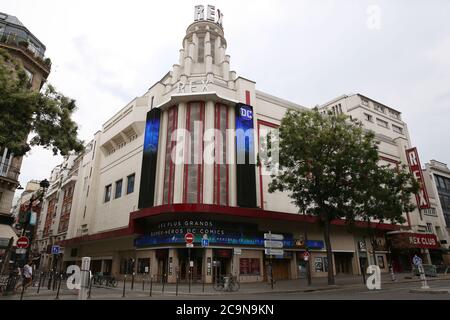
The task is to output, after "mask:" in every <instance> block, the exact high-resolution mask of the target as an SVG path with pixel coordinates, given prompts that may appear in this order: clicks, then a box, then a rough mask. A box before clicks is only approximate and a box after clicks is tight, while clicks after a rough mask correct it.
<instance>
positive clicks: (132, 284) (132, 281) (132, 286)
mask: <svg viewBox="0 0 450 320" xmlns="http://www.w3.org/2000/svg"><path fill="white" fill-rule="evenodd" d="M131 290H134V272H133V273H132V274H131Z"/></svg>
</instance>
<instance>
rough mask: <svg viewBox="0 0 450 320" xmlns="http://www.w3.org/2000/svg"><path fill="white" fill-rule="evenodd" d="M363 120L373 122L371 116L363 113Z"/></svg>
mask: <svg viewBox="0 0 450 320" xmlns="http://www.w3.org/2000/svg"><path fill="white" fill-rule="evenodd" d="M364 119H365V120H367V121H370V122H373V116H372V115H370V114H368V113H364Z"/></svg>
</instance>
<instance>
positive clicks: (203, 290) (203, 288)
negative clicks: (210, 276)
mask: <svg viewBox="0 0 450 320" xmlns="http://www.w3.org/2000/svg"><path fill="white" fill-rule="evenodd" d="M202 280H203V284H202V292H205V275H203V277H202Z"/></svg>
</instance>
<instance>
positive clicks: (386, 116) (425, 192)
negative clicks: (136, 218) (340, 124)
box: [319, 94, 450, 271]
mask: <svg viewBox="0 0 450 320" xmlns="http://www.w3.org/2000/svg"><path fill="white" fill-rule="evenodd" d="M319 110H321V111H322V112H326V111H330V112H332V113H334V114H341V113H344V114H347V115H349V116H350V117H351V118H352V119H355V120H359V121H360V122H361V123H362V125H363V126H364V128H366V129H367V130H371V131H373V132H374V133H375V137H376V139H377V140H378V141H379V153H380V165H390V166H394V167H398V166H400V165H406V166H409V167H410V169H411V171H412V173H413V174H415V175H416V177H417V178H418V179H419V182H420V183H421V194H420V198H418V199H413V200H414V202H415V204H416V205H417V208H416V209H415V210H414V211H413V212H411V213H407V214H405V218H406V220H407V230H408V231H407V232H403V231H401V232H400V231H395V232H390V233H389V236H388V238H389V239H390V240H391V246H390V247H391V249H392V263H393V267H394V270H396V271H405V270H408V269H409V268H410V266H411V257H412V256H414V255H415V254H418V255H421V256H422V257H423V259H425V262H426V263H433V264H440V263H441V262H443V261H445V262H446V263H450V255H448V254H447V252H448V240H449V235H448V232H447V230H446V225H445V220H444V218H443V215H442V213H439V211H437V210H436V208H437V206H438V205H439V203H438V202H439V199H437V198H436V196H435V195H437V194H438V193H435V192H434V189H435V188H434V186H431V185H430V184H429V176H428V175H427V173H426V172H424V173H422V167H421V165H420V161H419V157H418V153H417V150H416V149H415V148H413V146H412V143H411V139H410V136H409V131H408V127H407V124H406V123H405V122H404V121H403V120H402V117H401V113H400V112H399V111H397V110H396V109H394V108H392V107H389V106H387V105H385V104H383V103H381V102H379V101H376V100H374V99H371V98H368V97H366V96H364V95H361V94H352V95H343V96H340V97H338V98H336V99H333V100H332V101H330V102H328V103H326V104H324V105H322V106H321V107H320V108H319ZM431 163H432V166H431V167H432V168H435V163H436V162H435V161H432V162H431ZM431 167H430V165H429V164H427V169H428V170H429V169H430V168H431ZM415 169H418V170H415ZM447 170H448V169H447ZM434 180H435V179H434V178H433V181H434ZM438 181H439V182H440V180H438ZM439 190H440V191H441V192H445V189H439ZM449 199H450V198H449ZM425 262H424V263H425Z"/></svg>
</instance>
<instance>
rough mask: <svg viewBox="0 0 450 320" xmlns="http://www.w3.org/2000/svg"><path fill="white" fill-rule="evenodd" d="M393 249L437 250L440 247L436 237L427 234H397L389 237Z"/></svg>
mask: <svg viewBox="0 0 450 320" xmlns="http://www.w3.org/2000/svg"><path fill="white" fill-rule="evenodd" d="M389 237H390V238H391V241H392V242H391V243H392V247H393V248H397V249H416V248H420V249H437V248H439V247H440V244H439V240H438V239H437V237H436V235H434V234H429V233H408V232H404V233H397V234H393V235H390V236H389Z"/></svg>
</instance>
